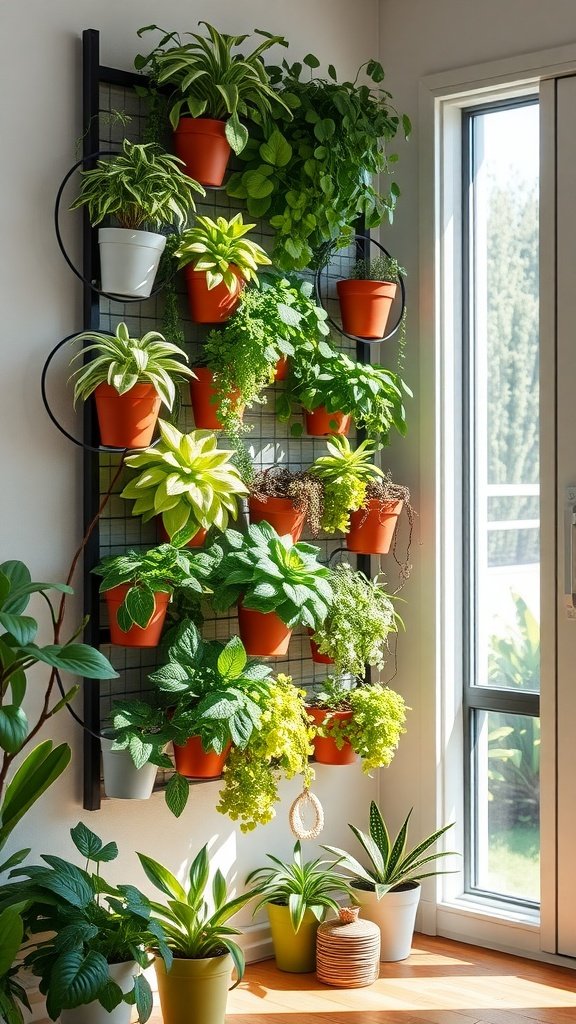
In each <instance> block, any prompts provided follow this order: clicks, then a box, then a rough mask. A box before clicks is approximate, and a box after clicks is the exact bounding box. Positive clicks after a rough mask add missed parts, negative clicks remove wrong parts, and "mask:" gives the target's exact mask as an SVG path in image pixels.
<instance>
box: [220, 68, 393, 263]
mask: <svg viewBox="0 0 576 1024" xmlns="http://www.w3.org/2000/svg"><path fill="white" fill-rule="evenodd" d="M302 63H303V64H304V65H306V66H307V67H308V68H309V69H312V70H313V69H316V68H318V67H319V66H320V62H319V60H318V59H317V58H316V57H315V56H314V55H313V54H307V55H306V56H305V57H304V60H303V62H302ZM302 63H299V62H297V63H294V64H292V65H289V64H288V63H287V62H286V61H284V62H283V64H282V67H281V68H270V69H269V71H270V73H271V76H272V78H273V81H274V82H275V84H276V88H277V92H278V95H279V96H280V97H281V98H282V99H283V100H284V101H285V103H286V104H287V106H289V108H290V114H289V115H287V114H285V113H284V112H282V111H280V112H279V116H277V117H276V118H275V121H274V123H273V124H270V123H268V122H267V121H264V120H263V119H259V123H258V125H257V126H255V128H254V130H253V131H252V132H251V135H252V137H251V139H250V141H249V142H248V144H247V146H246V148H245V149H244V151H243V153H242V156H241V159H242V161H243V162H244V163H245V168H244V169H243V170H240V171H238V172H237V173H236V174H233V175H232V176H231V177H230V180H229V182H228V186H227V192H228V195H230V196H233V197H235V198H240V199H245V200H246V203H247V207H248V212H249V213H250V215H251V216H253V217H260V218H261V217H264V218H265V219H266V220H267V221H268V222H269V223H270V225H271V226H272V227H273V228H274V229H275V231H276V239H275V245H274V251H273V259H274V263H275V265H276V266H278V267H281V268H282V270H302V269H304V268H305V267H309V266H322V265H323V264H324V263H325V262H326V258H327V252H328V251H329V250H330V249H331V248H333V247H334V246H337V245H344V244H346V243H347V241H349V240H350V238H351V236H352V234H353V232H354V230H355V228H354V225H355V223H356V221H357V220H358V218H359V217H363V218H364V219H365V222H366V225H367V227H369V228H374V227H377V226H378V225H379V224H380V223H381V222H382V220H383V219H384V218H385V217H386V216H387V217H388V218H389V219H390V220H391V219H392V215H393V211H394V207H395V204H396V199H397V197H398V195H399V194H400V192H399V189H398V186H397V185H396V183H395V182H392V184H391V186H390V189H389V191H388V192H387V193H384V194H381V193H379V192H378V191H377V190H376V188H375V186H374V185H373V183H372V180H373V179H376V176H377V175H379V174H382V173H387V172H389V171H390V169H391V165H392V164H393V163H394V162H395V160H396V155H395V154H393V153H388V144H389V143H390V142H391V141H392V140H393V139H394V137H395V136H396V134H397V132H398V130H399V129H400V128H402V130H403V132H404V135H405V136H406V137H408V135H409V133H410V129H411V125H410V121H409V119H408V117H407V116H406V115H403V116H402V117H401V116H400V115H399V114H397V113H396V111H395V109H394V107H393V106H392V105H391V94H390V93H389V92H388V91H387V90H385V89H383V88H382V87H381V85H380V83H381V82H382V80H383V79H384V71H383V68H382V65H381V64H379V63H378V61H375V60H370V61H367V62H366V64H363V65H362V67H361V68H360V69H359V71H358V74H357V75H356V78H355V79H354V81H346V82H339V81H338V76H337V73H336V70H335V68H334V67H333V66H332V65H330V66H329V67H328V79H324V78H313V77H310V79H309V80H301V75H302V71H303V67H302ZM364 71H365V72H366V75H367V77H368V80H369V83H368V84H364V82H362V83H361V81H360V79H361V76H362V73H363V72H364Z"/></svg>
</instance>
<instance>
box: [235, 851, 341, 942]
mask: <svg viewBox="0 0 576 1024" xmlns="http://www.w3.org/2000/svg"><path fill="white" fill-rule="evenodd" d="M266 856H267V858H268V860H269V861H271V862H272V867H268V866H266V867H262V868H256V869H255V870H254V871H251V872H250V874H249V875H248V877H247V879H246V883H247V884H249V883H253V882H255V883H256V885H257V891H258V895H259V899H258V902H257V904H256V906H255V908H254V913H255V914H256V913H257V911H258V910H259V909H260V907H263V906H266V904H268V903H277V904H279V905H280V906H281V907H289V908H290V923H291V924H292V928H293V930H294V932H298V931H299V929H300V925H301V924H302V921H303V920H304V915H305V913H306V911H307V910H309V911H310V912H311V913H312V914H314V917H315V918H316V920H317V921H319V922H322V921H323V920H324V918H325V917H326V914H327V912H328V910H333V911H334V913H336V914H337V913H338V910H339V909H340V908H339V904H338V903H337V901H336V900H335V898H334V895H333V894H334V893H343V894H345V895H346V896H348V897H350V898H352V896H353V894H352V890H351V888H350V886H349V885H348V883H347V882H346V881H345V879H343V878H342V876H341V875H339V874H337V872H336V871H334V868H335V867H336V866H337V864H338V861H337V860H323V859H321V858H320V857H317V858H315V859H314V860H303V858H302V846H301V843H300V840H298V842H297V843H295V845H294V856H293V860H292V862H291V863H286V862H285V861H282V860H280V858H279V857H274V856H273V854H271V853H267V854H266Z"/></svg>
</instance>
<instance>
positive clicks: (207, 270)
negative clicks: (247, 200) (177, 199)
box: [174, 213, 271, 292]
mask: <svg viewBox="0 0 576 1024" xmlns="http://www.w3.org/2000/svg"><path fill="white" fill-rule="evenodd" d="M255 226H256V225H255V224H244V221H243V220H242V214H241V213H237V214H236V215H235V216H234V217H232V219H231V220H226V218H225V217H218V218H217V219H216V220H215V221H214V220H212V218H211V217H197V218H196V223H195V224H194V227H192V228H188V229H187V230H186V231H183V232H182V234H181V235H180V243H179V245H178V248H177V249H176V251H175V254H174V255H175V256H176V257H177V259H178V268H179V269H182V267H187V266H188V265H189V264H190V265H191V266H192V268H193V269H194V270H195V271H197V272H198V273H204V274H205V275H206V284H207V287H208V290H209V291H211V290H212V288H216V287H217V286H218V285H219V284H222V283H224V284H225V285H226V287H227V289H228V291H229V292H233V291H234V289H235V288H236V285H237V279H236V276H235V274H234V273H233V271H232V269H231V268H232V267H235V268H236V269H237V270H238V272H239V273H240V274H241V275H242V277H243V278H244V280H245V281H253V282H254V284H258V273H257V271H258V267H259V266H264V265H265V264H267V263H270V262H271V260H270V258H269V256H267V255H266V253H265V252H264V249H263V248H262V246H261V245H258V243H257V242H252V241H251V240H249V239H247V238H245V237H244V236H245V235H247V234H248V232H249V231H251V230H252V228H253V227H255Z"/></svg>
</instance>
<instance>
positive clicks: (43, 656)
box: [22, 644, 118, 679]
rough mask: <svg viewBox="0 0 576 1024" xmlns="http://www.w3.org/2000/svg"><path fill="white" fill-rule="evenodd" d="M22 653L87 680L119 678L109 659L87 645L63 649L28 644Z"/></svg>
mask: <svg viewBox="0 0 576 1024" xmlns="http://www.w3.org/2000/svg"><path fill="white" fill-rule="evenodd" d="M22 651H23V653H24V654H28V655H30V657H32V658H35V659H36V660H37V661H43V662H44V663H45V664H46V665H52V666H53V667H54V668H61V669H62V670H63V671H65V672H72V673H74V674H75V675H79V676H84V677H85V678H86V679H117V678H118V673H117V672H115V671H114V669H113V668H112V665H111V664H110V662H109V661H108V659H107V658H105V657H104V655H103V654H101V653H100V651H96V650H95V649H94V648H93V647H89V646H88V645H87V644H65V645H64V646H63V647H61V646H59V645H58V644H51V645H48V646H47V647H37V646H36V645H35V644H28V645H26V646H25V647H23V648H22Z"/></svg>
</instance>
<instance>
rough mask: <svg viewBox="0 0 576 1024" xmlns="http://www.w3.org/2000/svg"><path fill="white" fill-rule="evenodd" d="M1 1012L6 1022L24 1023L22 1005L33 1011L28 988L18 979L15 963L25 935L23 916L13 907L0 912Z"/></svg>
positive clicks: (17, 968) (13, 1023) (8, 1023)
mask: <svg viewBox="0 0 576 1024" xmlns="http://www.w3.org/2000/svg"><path fill="white" fill-rule="evenodd" d="M0 935H1V936H2V941H1V943H0V1014H1V1015H2V1018H3V1020H5V1021H6V1024H24V1015H23V1013H22V1009H21V1007H22V1006H25V1007H26V1009H27V1010H28V1011H29V1012H30V1013H32V1007H31V1006H30V1001H29V999H28V996H27V994H26V989H25V988H24V987H23V986H22V985H21V984H20V982H19V981H18V979H17V974H18V970H19V966H18V965H17V964H15V960H16V957H17V955H18V951H19V950H20V946H21V945H22V939H23V937H24V925H23V923H22V917H21V916H20V914H19V913H18V912H17V911H16V910H14V908H13V907H6V909H5V910H3V911H2V912H1V913H0Z"/></svg>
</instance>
